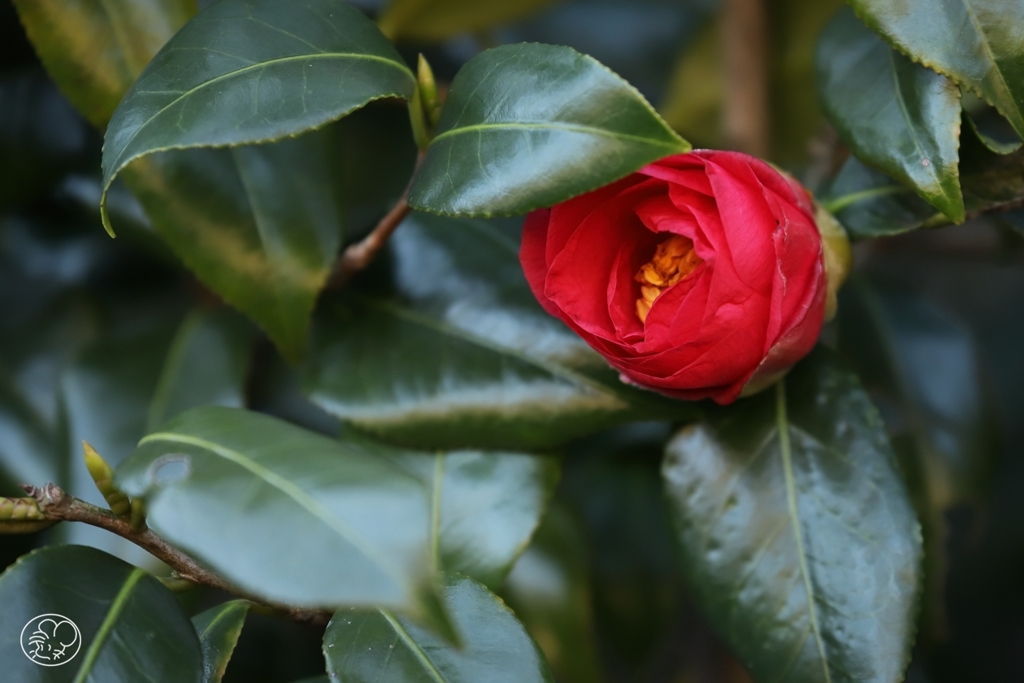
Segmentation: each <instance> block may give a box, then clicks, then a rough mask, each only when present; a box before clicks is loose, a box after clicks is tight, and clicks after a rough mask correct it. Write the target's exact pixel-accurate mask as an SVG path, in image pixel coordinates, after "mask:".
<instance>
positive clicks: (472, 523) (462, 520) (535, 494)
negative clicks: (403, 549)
mask: <svg viewBox="0 0 1024 683" xmlns="http://www.w3.org/2000/svg"><path fill="white" fill-rule="evenodd" d="M392 460H393V461H394V462H396V463H397V464H398V465H400V466H401V467H402V468H403V469H405V470H407V471H409V472H410V473H412V474H414V475H415V476H416V477H418V478H419V479H420V480H421V481H422V482H423V483H424V487H425V489H426V490H427V491H428V492H429V493H430V497H431V512H432V514H431V547H432V552H433V555H434V564H435V566H436V567H437V568H438V569H441V570H445V571H449V572H458V573H460V574H463V575H466V576H470V577H472V578H474V579H476V580H477V581H479V582H481V583H483V584H485V585H487V586H490V587H492V588H493V587H496V586H498V585H499V584H500V583H501V581H502V579H504V578H505V575H506V574H507V573H508V571H509V569H511V568H512V564H513V563H514V562H515V561H516V558H517V557H519V554H520V553H521V552H523V548H525V547H526V544H527V543H529V541H530V536H531V535H532V534H533V530H534V529H535V528H537V524H538V522H540V518H541V515H542V514H543V512H544V508H545V506H546V504H547V501H548V498H549V497H550V496H551V492H552V490H553V489H554V487H555V483H556V482H557V481H558V469H559V468H558V461H557V460H555V459H554V458H543V457H537V456H530V455H523V454H519V453H480V452H476V451H455V452H451V453H442V452H439V453H437V454H435V455H433V456H427V455H425V454H422V453H399V454H396V455H395V456H393V457H392Z"/></svg>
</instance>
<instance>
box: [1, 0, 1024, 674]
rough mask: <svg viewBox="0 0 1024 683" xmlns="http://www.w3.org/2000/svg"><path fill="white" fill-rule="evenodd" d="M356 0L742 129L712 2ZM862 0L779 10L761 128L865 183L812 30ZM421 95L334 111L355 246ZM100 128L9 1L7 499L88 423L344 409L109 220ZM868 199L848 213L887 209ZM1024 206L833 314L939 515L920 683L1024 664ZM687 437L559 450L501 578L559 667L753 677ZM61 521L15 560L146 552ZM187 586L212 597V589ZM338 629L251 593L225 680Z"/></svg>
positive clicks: (704, 138)
mask: <svg viewBox="0 0 1024 683" xmlns="http://www.w3.org/2000/svg"><path fill="white" fill-rule="evenodd" d="M200 4H201V5H205V4H209V3H208V2H201V3H200ZM354 4H356V5H357V6H358V7H359V8H360V9H362V10H364V11H365V12H367V13H368V14H370V15H371V16H377V17H380V25H381V26H382V28H383V29H384V30H385V32H386V33H387V34H388V35H389V36H390V37H392V38H393V39H394V40H396V41H397V43H398V45H399V47H400V50H401V51H402V52H403V54H404V55H405V56H406V57H407V58H408V59H410V60H411V59H412V58H414V57H415V55H416V54H417V53H418V52H421V51H422V52H423V53H424V54H425V55H427V57H428V58H429V59H430V61H431V63H432V64H433V65H434V69H435V72H436V74H437V76H438V79H439V81H441V82H442V83H445V82H448V81H450V79H451V78H452V76H453V75H454V73H455V72H456V71H457V70H458V68H459V67H460V66H461V64H463V63H465V62H466V61H467V60H468V59H469V58H471V57H472V56H473V55H475V54H476V53H478V52H479V51H480V50H481V49H483V48H486V47H490V46H494V45H500V44H505V43H513V42H520V41H538V42H548V43H555V44H567V45H569V46H571V47H574V48H576V49H578V50H580V51H581V52H584V53H587V54H590V55H592V56H594V57H595V58H597V59H598V60H599V61H601V62H602V63H604V64H606V65H607V66H609V67H610V68H611V69H613V70H614V71H616V72H617V73H619V74H620V75H622V76H623V77H624V78H626V79H627V80H628V81H630V82H631V83H632V84H634V85H635V86H636V87H637V88H638V89H639V90H640V91H641V92H642V93H643V94H644V95H645V96H646V97H647V98H648V99H649V100H650V101H651V102H652V103H654V104H655V106H656V107H657V108H658V109H659V111H660V112H661V113H662V114H663V115H664V117H665V118H666V120H667V121H668V122H669V123H670V124H671V125H672V126H673V127H674V128H676V129H677V130H678V131H679V132H680V133H681V134H682V135H683V136H684V137H686V138H687V139H689V140H691V141H693V142H694V144H695V145H696V146H698V147H701V146H704V147H725V148H728V147H735V146H737V142H736V140H735V138H734V137H730V136H731V135H732V133H731V132H730V129H729V126H728V125H727V116H726V111H725V110H726V108H727V101H728V93H727V92H725V91H726V90H727V87H728V83H729V76H728V73H729V69H730V68H735V67H730V66H729V64H727V63H726V61H727V60H725V59H724V58H723V49H722V43H723V26H722V17H723V14H722V8H720V7H718V6H716V5H715V3H713V2H711V1H710V0H564V1H562V2H554V1H552V0H532V1H529V2H514V3H480V2H475V1H472V0H463V1H460V0H394V1H393V2H391V3H389V4H388V6H387V7H384V6H383V3H380V2H374V1H373V0H361V1H359V2H355V3H354ZM841 4H842V3H841V2H839V1H838V0H769V1H768V2H766V3H765V5H764V7H765V10H766V18H767V26H768V30H767V34H766V35H767V45H766V48H765V51H764V54H763V57H764V60H765V63H764V69H765V72H766V74H767V81H766V82H767V92H766V94H767V102H768V107H767V110H766V118H767V120H766V121H765V122H764V128H765V129H766V130H767V131H768V133H767V135H766V136H764V140H763V142H764V143H765V144H766V145H767V150H768V157H769V159H770V160H772V161H773V162H775V163H777V164H780V165H782V166H784V167H786V168H788V169H790V170H792V171H794V172H795V173H797V174H800V175H802V177H803V178H804V179H805V180H806V181H807V182H808V184H809V185H810V186H812V187H819V188H820V187H826V186H828V185H829V184H832V185H833V186H834V185H835V184H836V183H841V182H843V179H844V178H845V177H846V176H842V177H838V178H837V177H836V173H837V172H838V170H839V167H840V165H841V163H842V161H843V159H844V158H845V153H844V151H843V149H842V147H841V145H839V144H838V142H837V140H836V136H835V133H834V132H833V131H831V129H830V128H829V126H828V125H827V124H826V123H825V121H824V119H823V117H822V114H821V110H820V108H819V106H818V102H817V94H816V88H815V85H814V81H815V74H814V51H815V46H816V41H817V36H818V34H819V32H820V31H821V28H822V27H823V26H824V24H825V23H826V21H827V20H828V19H829V17H830V16H831V15H832V14H833V13H834V12H835V10H837V9H838V8H839V7H840V6H841ZM404 117H405V111H404V107H401V106H395V105H393V104H391V103H389V102H380V103H375V104H373V105H371V106H369V107H367V108H366V109H365V110H363V111H361V112H359V113H357V114H355V115H353V116H351V117H349V118H347V119H345V120H344V121H343V122H342V123H340V124H338V125H337V126H335V128H336V129H337V130H336V133H337V138H338V140H337V145H338V148H339V149H344V150H345V153H344V154H343V155H339V157H340V158H341V159H342V162H341V168H339V169H338V170H337V172H336V173H335V174H334V176H333V181H332V182H333V183H335V186H334V187H333V189H334V190H335V191H336V192H338V193H339V195H340V196H341V197H342V199H341V200H340V201H341V205H342V206H343V207H344V210H345V212H346V220H345V222H346V224H347V226H348V227H347V231H346V235H345V241H346V242H347V241H351V240H354V239H356V238H357V237H358V236H360V235H361V234H363V233H365V231H367V230H368V229H369V228H370V227H371V226H372V224H373V223H374V222H375V221H376V220H377V218H378V217H379V216H380V215H381V214H382V212H383V211H384V210H385V208H386V207H387V206H388V205H389V203H390V202H391V201H392V200H393V199H394V198H395V197H396V196H397V195H398V193H399V192H400V191H401V189H402V187H403V186H404V184H405V181H406V179H407V178H408V175H409V169H410V167H411V164H412V162H413V157H414V155H415V149H414V147H413V145H412V142H411V140H410V138H409V136H408V135H406V133H405V128H404V126H405V125H406V124H405V118H404ZM100 146H101V134H100V132H99V131H97V130H96V129H95V128H93V127H92V126H90V125H89V124H88V123H87V122H86V121H85V120H84V119H83V118H82V117H81V116H80V115H79V114H78V113H76V111H75V109H74V108H73V107H72V106H71V105H70V104H69V102H68V101H67V100H66V99H65V97H64V96H63V95H62V94H61V93H60V91H59V90H58V89H57V88H56V86H55V85H54V84H53V82H52V81H50V79H49V78H48V77H47V75H46V72H45V71H44V70H43V68H42V66H41V64H40V62H39V61H38V59H37V57H36V55H35V53H34V51H33V50H32V47H31V46H30V44H29V43H28V41H27V40H26V37H25V35H24V33H23V30H22V27H21V25H20V23H19V21H18V17H17V15H16V13H15V11H14V9H13V7H12V5H11V4H10V2H8V0H2V2H0V494H5V495H18V494H19V490H18V489H17V488H16V484H18V483H21V482H32V483H37V484H38V483H42V482H45V481H55V482H57V483H59V484H61V485H62V486H64V487H65V488H67V489H68V490H69V491H70V492H71V493H73V494H74V495H77V496H79V497H82V498H85V499H90V500H93V502H96V503H99V502H100V501H99V500H97V499H96V496H97V494H96V493H95V492H94V491H92V486H91V484H90V483H89V480H88V478H87V477H86V475H85V471H84V467H83V466H82V465H81V464H80V458H79V457H78V456H79V454H78V443H79V441H80V440H81V439H82V438H85V437H88V439H89V440H90V441H91V442H92V443H93V444H94V445H96V447H97V448H98V449H99V450H100V451H101V452H102V453H103V454H104V455H105V456H106V457H107V458H108V460H110V461H111V462H112V463H116V462H118V461H119V460H121V459H122V458H123V457H125V456H126V455H127V454H128V453H129V452H130V451H131V450H132V448H133V447H134V444H135V442H136V441H137V440H138V439H139V438H140V437H141V436H142V435H143V434H144V433H145V432H146V431H147V430H148V429H150V428H152V427H153V426H155V425H157V424H159V423H160V422H162V421H163V420H164V419H165V418H167V417H170V416H172V415H174V414H176V413H177V412H179V411H181V410H183V409H185V408H187V407H190V406H194V405H207V404H219V405H228V406H248V407H251V408H254V409H258V410H263V411H266V412H270V413H273V414H276V415H279V416H282V417H285V418H286V419H289V420H292V421H294V422H297V423H299V424H302V425H304V426H307V427H310V428H313V429H317V430H319V431H323V432H326V433H331V432H332V431H334V430H336V429H337V422H336V420H335V419H334V418H332V417H330V416H328V415H327V414H326V413H323V412H322V411H320V410H319V409H318V408H316V407H314V406H313V405H312V404H311V403H310V402H308V401H307V400H306V399H305V398H304V397H303V396H302V394H301V392H300V390H299V380H298V378H297V377H296V376H295V373H294V371H293V370H292V369H291V368H290V366H289V365H288V363H286V362H285V361H284V360H283V359H282V358H281V357H280V356H279V354H278V352H277V351H276V350H275V347H274V345H273V344H271V343H270V342H269V341H268V339H267V338H266V337H265V336H264V335H263V334H261V333H260V332H259V331H258V330H257V329H256V327H255V326H254V325H253V324H252V323H251V322H249V321H247V320H246V319H245V318H244V317H243V316H241V315H239V314H238V313H237V312H235V311H234V310H233V309H230V308H228V307H226V306H225V305H224V304H223V303H222V302H221V301H220V300H219V299H218V298H217V297H216V296H215V295H213V294H211V293H210V291H209V290H207V289H206V288H205V287H203V286H202V285H201V284H199V282H198V281H197V280H196V279H195V278H194V277H193V276H192V275H191V274H190V273H189V271H188V270H186V269H185V268H183V267H182V266H181V265H180V264H179V263H178V262H177V260H176V259H175V258H174V257H173V256H172V255H171V253H170V251H169V249H168V248H167V247H166V246H165V245H164V242H163V241H162V239H161V238H160V237H159V236H158V234H157V232H156V231H154V229H153V228H152V227H151V225H150V223H149V221H148V220H147V218H146V215H145V214H144V213H143V212H142V210H141V209H140V207H139V205H138V204H137V203H136V202H135V200H134V199H133V198H132V196H131V195H130V194H128V193H127V192H126V191H124V190H123V188H122V189H120V190H119V191H117V192H115V195H114V197H113V198H112V200H111V210H112V213H114V214H115V216H116V221H115V222H116V223H117V224H118V226H119V227H120V236H119V237H118V239H116V240H111V239H109V238H108V237H107V236H106V234H105V233H104V231H103V229H102V227H101V225H100V221H99V215H98V210H97V203H98V197H99V163H100ZM868 172H869V171H867V170H866V169H864V170H858V169H856V168H853V169H851V168H849V167H848V168H846V169H844V170H843V173H845V174H847V175H849V174H853V173H868ZM835 194H840V193H839V192H835ZM908 201H910V202H911V204H912V203H913V201H914V198H911V199H910V200H908ZM869 209H870V207H867V208H863V210H861V209H858V211H859V212H860V213H859V215H851V216H848V217H847V218H848V220H850V221H852V222H855V221H857V220H861V219H863V220H865V221H868V218H864V215H865V214H864V212H865V211H868V210H869ZM912 209H913V207H911V208H910V209H907V210H908V211H912ZM1021 225H1022V222H1021V221H1020V220H1018V219H1017V217H1015V216H1014V215H1013V214H1008V215H1006V216H1004V217H998V218H982V219H975V220H972V221H969V222H968V223H967V224H965V225H963V226H959V227H947V228H942V229H938V230H924V231H918V232H914V233H909V234H905V235H897V236H893V237H885V238H882V239H878V240H874V241H871V242H870V243H861V244H859V245H858V246H857V248H856V252H855V255H856V275H855V277H854V279H853V280H852V281H851V282H850V283H849V284H848V286H847V287H846V288H845V289H844V291H843V292H842V295H841V305H840V315H839V317H838V319H837V320H836V321H834V322H833V323H832V324H831V325H830V326H829V327H828V328H827V329H826V332H825V335H824V342H823V343H826V344H828V345H830V346H832V347H834V348H836V349H838V351H839V352H840V353H841V354H842V356H843V357H844V358H845V360H846V361H847V362H848V363H849V364H850V365H851V366H852V367H853V368H854V369H855V370H856V371H857V372H858V373H859V374H860V376H861V378H862V379H863V381H864V383H865V384H866V386H867V387H868V388H869V389H870V391H871V394H872V397H873V398H874V400H875V401H876V404H877V405H878V406H879V407H880V409H881V411H882V413H883V416H884V418H885V421H886V425H887V427H888V430H889V433H890V436H891V438H892V441H893V444H894V446H895V448H896V450H897V453H898V455H899V457H900V464H901V467H902V470H903V474H904V476H905V478H906V480H907V482H908V484H909V486H910V488H911V491H912V495H913V499H914V502H915V505H916V506H917V511H918V514H919V517H920V519H921V521H922V524H923V526H924V530H925V541H926V548H927V553H928V559H927V567H926V576H927V586H926V595H925V600H924V607H923V614H922V619H921V628H920V635H919V637H918V644H917V647H916V651H915V657H914V661H913V663H912V665H911V669H910V673H909V674H908V679H907V680H908V681H911V682H912V683H925V682H931V683H946V682H949V683H954V682H965V683H973V682H975V681H1014V680H1024V657H1022V655H1021V652H1022V651H1024V581H1022V580H1021V577H1022V576H1024V524H1022V523H1021V520H1024V496H1021V495H1020V491H1021V490H1024V457H1022V455H1021V454H1022V453H1024V419H1021V416H1022V415H1024V382H1022V378H1024V353H1022V352H1021V345H1020V340H1021V339H1022V338H1024V268H1022V266H1024V238H1022V231H1021V230H1022V228H1021ZM368 277H372V274H368ZM669 433H670V425H668V424H666V423H658V422H652V423H641V424H634V425H630V426H626V427H619V428H615V429H612V430H610V431H607V432H604V433H601V434H598V435H596V436H591V437H587V438H584V439H580V440H577V441H574V442H572V443H570V444H568V445H567V446H565V448H564V449H562V450H563V452H564V454H565V456H564V457H565V460H564V473H563V478H562V481H561V483H560V485H559V487H558V489H557V491H556V493H555V496H554V501H553V503H552V505H551V510H550V512H549V513H548V514H547V516H546V517H545V519H544V522H543V524H542V527H541V529H540V530H539V531H538V532H537V534H536V536H535V538H534V540H533V542H532V544H531V545H530V547H529V548H528V549H527V550H526V552H525V554H524V555H523V556H522V557H521V559H520V560H519V561H518V563H517V564H516V566H515V568H514V569H513V571H512V573H511V574H510V575H509V577H508V579H507V581H506V583H505V585H504V587H503V588H502V589H501V590H500V591H499V592H500V593H501V594H502V595H503V597H504V598H505V599H506V600H507V602H508V603H509V605H511V606H512V607H513V608H514V609H515V610H516V612H517V614H518V615H519V617H520V618H521V619H522V621H523V622H524V624H525V625H526V626H527V628H528V629H529V630H530V632H531V634H532V635H533V636H534V638H535V639H536V640H537V642H538V643H539V644H540V645H541V647H542V649H543V650H544V652H545V654H546V655H547V657H548V659H549V661H550V662H551V664H552V665H553V667H554V669H555V671H556V674H557V676H558V678H559V680H560V681H564V682H565V683H590V682H592V683H597V682H601V681H603V682H607V683H617V682H619V681H622V682H630V683H633V682H635V683H705V682H706V683H740V682H742V681H747V680H749V678H748V676H747V674H746V673H745V672H744V671H743V669H742V667H740V666H739V664H737V663H736V661H735V660H734V659H733V658H732V657H731V656H730V655H729V654H728V652H727V650H726V649H725V648H724V646H723V645H722V644H721V643H720V642H719V641H718V640H717V639H716V637H715V635H714V634H713V633H712V631H711V629H710V628H709V626H708V625H707V623H706V621H705V620H704V619H703V618H702V617H701V616H700V614H698V613H697V611H696V609H695V608H694V607H693V605H692V603H691V602H690V600H689V599H688V597H687V590H686V588H685V587H684V586H683V585H682V582H681V579H680V576H681V573H680V570H679V566H678V559H677V557H676V555H675V552H674V549H673V548H674V545H673V540H672V535H671V533H670V526H669V517H668V510H667V505H666V504H665V502H664V500H663V494H662V482H661V477H660V473H659V467H660V461H661V456H662V446H663V443H664V441H665V440H666V438H667V437H668V435H669ZM68 527H69V525H62V526H60V527H57V528H55V529H53V530H52V531H49V532H45V533H44V534H41V535H35V536H25V537H18V536H0V566H6V565H8V564H10V563H11V562H13V561H14V559H15V558H17V557H18V556H19V555H21V554H23V553H25V552H27V551H28V550H29V549H31V548H32V547H37V546H39V545H43V544H47V543H54V542H78V543H88V544H93V545H98V546H99V547H102V548H104V549H106V550H108V551H110V552H114V553H115V554H119V555H121V556H124V557H127V558H129V559H133V560H135V561H142V558H141V557H140V556H139V554H138V553H135V552H133V551H132V550H131V549H130V548H128V547H126V546H125V544H123V543H120V542H118V541H117V539H113V538H111V537H110V536H106V535H104V534H101V533H99V532H92V531H91V530H82V529H75V528H68ZM182 600H183V601H184V602H185V604H186V606H187V607H188V608H189V610H190V611H191V612H197V611H199V610H200V609H201V608H203V607H205V606H208V605H210V604H213V603H214V602H215V601H217V600H218V596H215V595H209V594H197V592H192V593H189V594H185V595H184V596H183V597H182ZM321 635H322V632H321V631H320V630H318V629H316V628H313V627H306V626H299V625H295V624H292V623H288V622H282V621H278V620H274V619H271V618H268V617H263V616H260V615H251V616H250V617H249V623H248V626H247V628H246V629H245V631H244V632H243V635H242V638H241V641H240V644H239V646H238V650H237V652H236V654H235V656H234V658H233V660H232V664H231V667H230V668H229V670H228V674H227V677H226V678H225V680H226V681H249V682H253V683H255V682H266V683H276V682H278V681H291V680H295V679H297V678H299V677H303V676H314V675H316V674H318V673H320V672H322V670H323V665H322V656H321V653H320V644H319V640H320V637H321Z"/></svg>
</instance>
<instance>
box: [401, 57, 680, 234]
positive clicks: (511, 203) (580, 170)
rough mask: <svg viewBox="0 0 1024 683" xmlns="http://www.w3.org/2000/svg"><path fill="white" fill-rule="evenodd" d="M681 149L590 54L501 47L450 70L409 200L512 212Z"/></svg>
mask: <svg viewBox="0 0 1024 683" xmlns="http://www.w3.org/2000/svg"><path fill="white" fill-rule="evenodd" d="M689 148H690V146H689V145H688V144H687V143H686V142H685V141H683V140H682V139H681V138H679V136H677V135H676V134H675V133H674V132H672V130H671V129H670V128H669V127H668V125H666V124H665V122H664V121H662V120H661V118H660V117H659V116H658V115H657V113H655V111H654V110H653V109H652V108H651V106H650V105H649V104H648V103H647V101H646V100H644V98H643V97H642V96H641V95H640V93H639V92H637V91H636V89H635V88H633V87H632V86H631V85H629V84H628V83H626V82H625V81H624V80H622V79H621V78H620V77H618V76H617V75H615V74H614V73H612V72H611V71H610V70H608V68H607V67H605V66H603V65H602V64H600V63H599V62H597V61H596V60H594V59H593V58H592V57H588V56H586V55H582V54H580V53H578V52H576V51H575V50H573V49H571V48H568V47H558V46H555V45H538V44H521V45H506V46H502V47H497V48H493V49H490V50H487V51H485V52H482V53H481V54H479V55H477V56H476V57H474V58H473V59H471V60H470V61H469V62H468V63H467V64H466V65H465V66H463V67H462V69H461V70H460V71H459V73H458V75H456V77H455V80H454V81H453V82H452V87H451V91H450V92H449V93H448V98H447V100H446V102H445V106H444V110H443V111H442V113H441V121H440V123H439V124H438V127H437V134H436V136H435V137H434V139H433V140H432V141H431V143H430V147H429V148H428V150H427V155H426V159H425V160H424V162H423V166H422V167H421V168H420V170H419V172H418V173H417V174H416V177H415V179H414V180H413V184H412V187H411V190H410V195H409V203H410V204H412V206H414V207H415V208H418V209H422V210H424V211H430V212H432V213H439V214H445V215H462V216H509V215H515V214H522V213H526V212H528V211H531V210H533V209H536V208H538V207H542V206H551V205H552V204H557V203H558V202H561V201H564V200H566V199H569V198H570V197H573V196H575V195H578V194H582V193H584V192H587V191H589V190H594V189H596V188H598V187H601V186H602V185H606V184H608V183H610V182H612V181H613V180H617V179H618V178H621V177H623V176H625V175H628V174H629V173H632V172H633V171H636V170H637V169H639V168H641V167H642V166H644V165H645V164H647V163H650V162H651V161H654V160H656V159H660V158H661V157H665V156H668V155H670V154H677V153H680V152H686V151H688V150H689Z"/></svg>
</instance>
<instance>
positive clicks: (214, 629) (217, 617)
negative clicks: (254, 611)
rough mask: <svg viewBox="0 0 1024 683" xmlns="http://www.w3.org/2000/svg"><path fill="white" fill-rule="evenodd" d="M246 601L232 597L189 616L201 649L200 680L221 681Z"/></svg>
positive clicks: (246, 608)
mask: <svg viewBox="0 0 1024 683" xmlns="http://www.w3.org/2000/svg"><path fill="white" fill-rule="evenodd" d="M250 604H251V603H250V602H249V601H248V600H231V601H230V602H225V603H224V604H222V605H217V606H216V607H213V608H211V609H208V610H206V611H205V612H203V613H201V614H197V615H196V616H194V617H192V625H193V626H194V627H195V629H196V635H197V636H199V644H200V646H202V649H203V683H220V681H221V680H222V679H223V678H224V672H225V671H226V670H227V668H228V662H230V661H231V655H232V653H234V651H235V645H237V644H238V636H240V635H241V634H242V627H243V626H244V625H245V616H246V614H248V613H249V605H250Z"/></svg>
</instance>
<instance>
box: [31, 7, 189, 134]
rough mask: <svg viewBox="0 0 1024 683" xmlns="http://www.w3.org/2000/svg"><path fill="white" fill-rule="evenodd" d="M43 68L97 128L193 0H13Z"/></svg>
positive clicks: (175, 28)
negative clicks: (44, 67)
mask: <svg viewBox="0 0 1024 683" xmlns="http://www.w3.org/2000/svg"><path fill="white" fill-rule="evenodd" d="M14 6H15V8H17V10H18V16H19V18H20V19H21V23H22V24H23V25H24V26H25V31H26V32H27V33H28V37H29V40H31V41H32V45H33V46H34V47H35V49H36V52H37V53H38V54H39V57H40V58H41V59H42V61H43V64H44V65H45V66H46V70H47V71H48V72H49V73H50V75H51V76H52V77H53V80H54V81H56V83H57V85H59V86H60V88H61V90H63V91H64V94H65V95H67V96H68V99H70V100H71V102H72V103H73V104H74V105H75V107H77V108H78V111H80V112H82V114H83V115H84V116H85V117H86V118H87V119H88V120H89V121H90V122H91V123H92V124H93V125H94V126H96V127H97V128H100V129H102V128H103V127H104V126H106V125H107V121H109V120H110V116H111V114H112V113H113V112H114V108H115V107H116V106H117V103H118V101H120V99H121V97H122V96H123V95H124V93H125V91H126V90H127V89H128V87H129V86H130V85H131V84H132V81H134V80H135V77H136V76H138V75H139V73H140V72H141V71H142V69H143V67H145V66H146V64H147V63H148V62H149V60H150V59H151V58H152V56H153V55H154V54H155V53H156V51H157V50H159V49H160V47H161V46H162V45H163V44H164V43H166V42H167V41H168V40H169V39H170V37H171V36H173V35H174V34H175V33H176V32H177V31H178V29H180V28H181V27H182V26H184V25H185V22H186V21H188V19H189V17H191V16H192V15H193V14H195V13H196V3H195V0H71V1H68V0H14Z"/></svg>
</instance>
